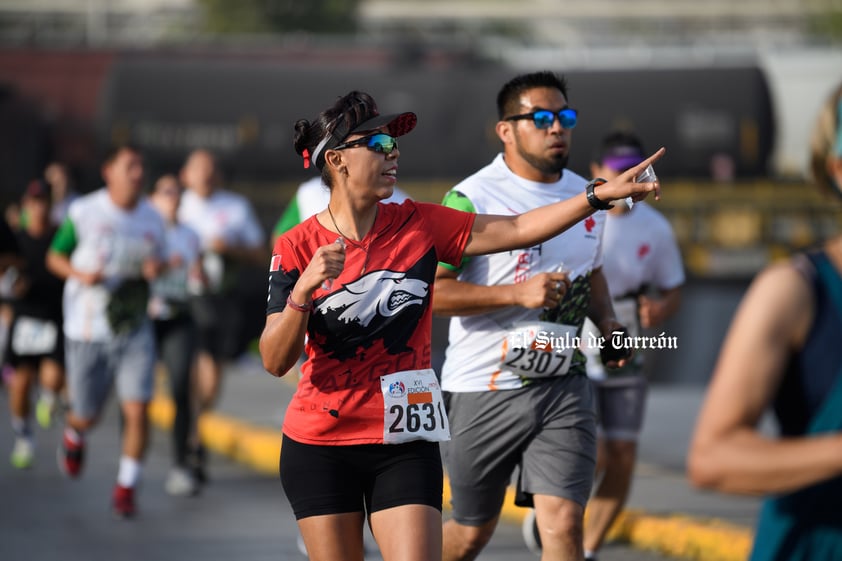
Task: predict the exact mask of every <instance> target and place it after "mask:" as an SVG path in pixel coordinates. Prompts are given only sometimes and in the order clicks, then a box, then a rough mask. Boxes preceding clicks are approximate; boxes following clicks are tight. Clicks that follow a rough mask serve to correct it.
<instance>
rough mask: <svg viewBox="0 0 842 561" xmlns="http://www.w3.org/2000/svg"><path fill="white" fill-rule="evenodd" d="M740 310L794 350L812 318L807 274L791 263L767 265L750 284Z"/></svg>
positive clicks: (790, 261)
mask: <svg viewBox="0 0 842 561" xmlns="http://www.w3.org/2000/svg"><path fill="white" fill-rule="evenodd" d="M744 306H745V308H746V312H747V313H749V314H751V315H752V316H755V317H756V318H757V320H758V321H760V322H761V323H762V324H765V325H767V326H769V328H770V329H771V330H774V331H777V332H778V334H779V335H781V336H786V338H787V339H789V340H791V341H793V342H794V343H796V346H798V345H797V342H798V341H803V339H804V337H806V335H807V331H808V330H809V327H810V325H811V324H812V321H813V317H814V309H813V308H814V304H813V291H812V286H811V282H810V279H809V277H808V274H807V273H806V272H805V271H804V269H803V268H802V267H800V266H798V265H797V264H796V262H795V261H794V260H792V259H790V260H787V261H784V262H781V263H776V264H773V265H770V266H769V267H767V268H766V269H764V270H763V271H762V272H761V273H760V274H758V275H757V277H756V278H755V280H754V281H753V282H752V284H751V287H750V288H749V291H748V293H747V294H746V298H745V301H744Z"/></svg>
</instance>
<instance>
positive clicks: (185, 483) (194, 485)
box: [164, 467, 199, 497]
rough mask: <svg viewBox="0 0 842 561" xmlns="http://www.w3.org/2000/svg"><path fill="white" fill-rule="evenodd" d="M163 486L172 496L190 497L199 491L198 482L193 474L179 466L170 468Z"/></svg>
mask: <svg viewBox="0 0 842 561" xmlns="http://www.w3.org/2000/svg"><path fill="white" fill-rule="evenodd" d="M164 488H165V489H166V491H167V493H169V494H170V495H172V496H174V497H192V496H194V495H196V494H198V493H199V483H198V482H197V481H196V479H195V478H194V477H193V474H192V473H191V472H190V471H188V470H186V469H184V468H180V467H175V468H172V469H171V470H170V473H169V475H168V476H167V481H166V483H165V484H164Z"/></svg>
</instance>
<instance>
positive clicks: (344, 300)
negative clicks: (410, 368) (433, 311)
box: [310, 270, 430, 359]
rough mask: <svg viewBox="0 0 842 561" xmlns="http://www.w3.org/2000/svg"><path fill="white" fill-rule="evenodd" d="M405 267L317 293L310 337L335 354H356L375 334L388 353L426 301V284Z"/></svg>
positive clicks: (404, 338) (403, 346)
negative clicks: (403, 270) (312, 336)
mask: <svg viewBox="0 0 842 561" xmlns="http://www.w3.org/2000/svg"><path fill="white" fill-rule="evenodd" d="M410 275H411V271H410V272H396V271H390V270H380V271H372V272H370V273H368V274H366V275H365V276H363V277H360V278H359V279H357V280H355V281H353V282H351V283H348V284H345V285H343V286H342V288H341V289H339V290H337V291H336V292H333V293H331V294H329V295H328V296H326V297H324V298H320V299H319V300H318V301H317V302H316V310H315V312H314V313H313V316H312V318H311V319H310V321H311V328H313V327H315V329H311V332H312V333H317V334H318V335H317V336H315V337H314V338H313V342H314V343H316V344H318V345H320V346H321V347H322V348H324V349H325V350H326V351H328V352H329V353H330V356H331V357H333V358H337V359H345V358H350V357H353V356H356V355H358V354H360V353H361V352H362V351H364V349H367V348H369V347H371V346H372V345H373V344H374V342H375V341H377V340H378V339H382V340H383V346H384V347H385V348H386V349H388V351H389V352H390V353H395V354H397V353H400V352H404V351H406V350H407V343H408V341H409V339H410V337H411V336H412V334H413V333H414V331H415V328H416V327H417V324H418V321H419V320H420V319H421V316H422V315H423V313H424V310H425V309H426V308H427V305H428V303H429V295H430V285H429V284H428V283H427V282H425V281H423V280H421V279H417V278H413V277H412V276H410Z"/></svg>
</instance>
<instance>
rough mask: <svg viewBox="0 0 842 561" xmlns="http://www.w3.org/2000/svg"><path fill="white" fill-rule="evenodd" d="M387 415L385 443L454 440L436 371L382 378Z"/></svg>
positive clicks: (422, 371)
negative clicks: (451, 436) (451, 437)
mask: <svg viewBox="0 0 842 561" xmlns="http://www.w3.org/2000/svg"><path fill="white" fill-rule="evenodd" d="M380 390H381V391H382V392H383V403H384V405H385V412H384V418H383V442H384V443H386V444H400V443H403V442H410V441H412V440H429V441H431V442H443V441H446V440H450V425H449V424H448V422H447V414H446V413H445V410H444V402H443V400H442V396H441V386H440V385H439V381H438V380H437V379H436V375H435V372H433V370H432V369H426V370H405V371H403V372H395V373H394V374H389V375H388V376H381V377H380Z"/></svg>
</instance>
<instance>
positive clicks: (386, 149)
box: [368, 134, 398, 154]
mask: <svg viewBox="0 0 842 561" xmlns="http://www.w3.org/2000/svg"><path fill="white" fill-rule="evenodd" d="M368 147H369V148H370V149H372V150H374V151H375V152H378V153H381V154H391V153H392V151H393V150H394V149H395V148H397V147H398V141H397V139H396V138H395V137H393V136H389V135H388V134H375V135H374V136H372V137H371V138H370V139H369V141H368Z"/></svg>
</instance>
